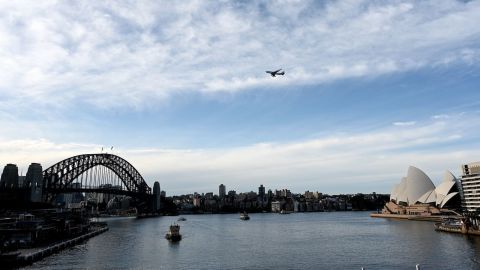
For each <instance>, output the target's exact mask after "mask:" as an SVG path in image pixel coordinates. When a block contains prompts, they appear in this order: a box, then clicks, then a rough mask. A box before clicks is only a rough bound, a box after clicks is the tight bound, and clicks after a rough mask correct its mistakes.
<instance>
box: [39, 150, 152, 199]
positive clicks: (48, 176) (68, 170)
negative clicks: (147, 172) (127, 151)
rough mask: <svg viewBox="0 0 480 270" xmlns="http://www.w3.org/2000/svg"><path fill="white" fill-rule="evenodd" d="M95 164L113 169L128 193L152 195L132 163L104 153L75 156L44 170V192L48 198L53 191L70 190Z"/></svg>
mask: <svg viewBox="0 0 480 270" xmlns="http://www.w3.org/2000/svg"><path fill="white" fill-rule="evenodd" d="M95 166H104V167H106V168H108V169H110V170H111V171H113V172H114V173H115V174H116V175H117V176H118V177H119V178H120V179H121V181H122V182H123V184H124V185H125V187H126V188H127V191H126V193H127V194H129V195H131V196H134V197H144V198H147V197H150V196H151V194H152V190H151V188H150V187H149V186H148V185H147V183H146V182H145V180H144V179H143V177H142V175H141V174H140V173H139V172H138V171H137V169H135V167H133V165H132V164H130V163H129V162H128V161H126V160H125V159H123V158H121V157H119V156H116V155H113V154H103V153H101V154H84V155H77V156H73V157H70V158H67V159H64V160H62V161H60V162H58V163H56V164H54V165H52V166H50V167H49V168H47V169H46V170H44V171H43V190H44V192H43V194H44V195H46V196H47V198H48V197H49V195H51V194H52V193H59V192H62V191H68V190H69V189H70V184H71V183H72V182H73V181H74V180H75V179H77V178H78V177H79V176H80V175H81V174H83V173H84V172H86V171H88V170H89V169H91V168H93V167H95ZM50 198H52V197H50ZM47 200H48V199H47Z"/></svg>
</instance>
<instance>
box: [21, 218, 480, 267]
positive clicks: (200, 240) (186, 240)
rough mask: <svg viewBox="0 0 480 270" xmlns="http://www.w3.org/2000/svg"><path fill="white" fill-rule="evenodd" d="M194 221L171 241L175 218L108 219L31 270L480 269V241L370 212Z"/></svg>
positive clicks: (200, 219)
mask: <svg viewBox="0 0 480 270" xmlns="http://www.w3.org/2000/svg"><path fill="white" fill-rule="evenodd" d="M250 217H251V220H249V221H241V220H240V219H239V218H238V215H198V216H189V217H188V219H187V221H185V222H182V223H181V226H182V228H181V232H182V235H183V239H182V240H181V241H180V242H178V243H171V242H169V241H167V240H166V239H165V237H164V236H165V233H166V231H167V229H168V226H169V225H170V224H172V223H173V222H176V219H177V217H161V218H153V219H132V218H123V219H122V218H120V219H109V220H108V223H109V226H110V230H109V231H108V232H107V233H105V234H102V235H100V236H98V237H95V238H92V239H90V240H89V241H88V242H86V243H85V244H83V245H80V246H77V247H74V248H72V249H69V250H65V251H63V252H61V253H59V254H56V255H54V256H52V257H49V258H47V259H46V260H44V261H41V262H38V263H36V264H34V265H32V266H30V267H28V268H32V269H33V268H35V269H38V268H39V269H65V268H72V267H73V268H76V267H78V268H123V269H126V268H146V269H158V268H161V269H272V268H280V269H286V268H288V269H302V268H322V269H360V268H361V267H365V268H366V269H412V268H413V269H414V267H415V264H417V263H419V264H420V265H422V269H475V268H478V267H479V264H478V261H479V259H478V254H479V250H480V237H472V236H463V235H456V234H449V233H443V232H436V231H434V229H433V224H432V223H429V222H418V221H402V220H387V219H374V218H370V217H369V216H368V213H366V212H336V213H310V214H291V215H278V214H251V215H250Z"/></svg>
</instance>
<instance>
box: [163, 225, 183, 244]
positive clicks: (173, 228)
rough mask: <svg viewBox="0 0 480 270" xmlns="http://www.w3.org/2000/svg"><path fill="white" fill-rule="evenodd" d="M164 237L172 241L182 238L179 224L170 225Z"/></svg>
mask: <svg viewBox="0 0 480 270" xmlns="http://www.w3.org/2000/svg"><path fill="white" fill-rule="evenodd" d="M165 238H167V240H169V241H172V242H177V241H180V240H182V235H181V234H180V225H178V224H173V225H170V229H169V230H168V232H167V234H166V235H165Z"/></svg>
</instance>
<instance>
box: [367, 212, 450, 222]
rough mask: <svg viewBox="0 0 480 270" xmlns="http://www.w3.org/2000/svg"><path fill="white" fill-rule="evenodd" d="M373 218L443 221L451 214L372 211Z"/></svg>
mask: <svg viewBox="0 0 480 270" xmlns="http://www.w3.org/2000/svg"><path fill="white" fill-rule="evenodd" d="M370 217H372V218H391V219H401V220H414V221H429V222H441V221H442V219H443V218H446V217H451V216H419V215H399V214H381V213H371V214H370Z"/></svg>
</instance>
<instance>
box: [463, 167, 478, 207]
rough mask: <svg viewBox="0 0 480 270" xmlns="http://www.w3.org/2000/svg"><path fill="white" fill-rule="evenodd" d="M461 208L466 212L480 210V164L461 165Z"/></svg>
mask: <svg viewBox="0 0 480 270" xmlns="http://www.w3.org/2000/svg"><path fill="white" fill-rule="evenodd" d="M462 172H463V175H462V177H461V189H462V191H463V196H462V197H463V198H462V206H463V207H464V209H466V210H467V211H470V212H472V211H479V210H480V162H473V163H469V164H465V165H462Z"/></svg>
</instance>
